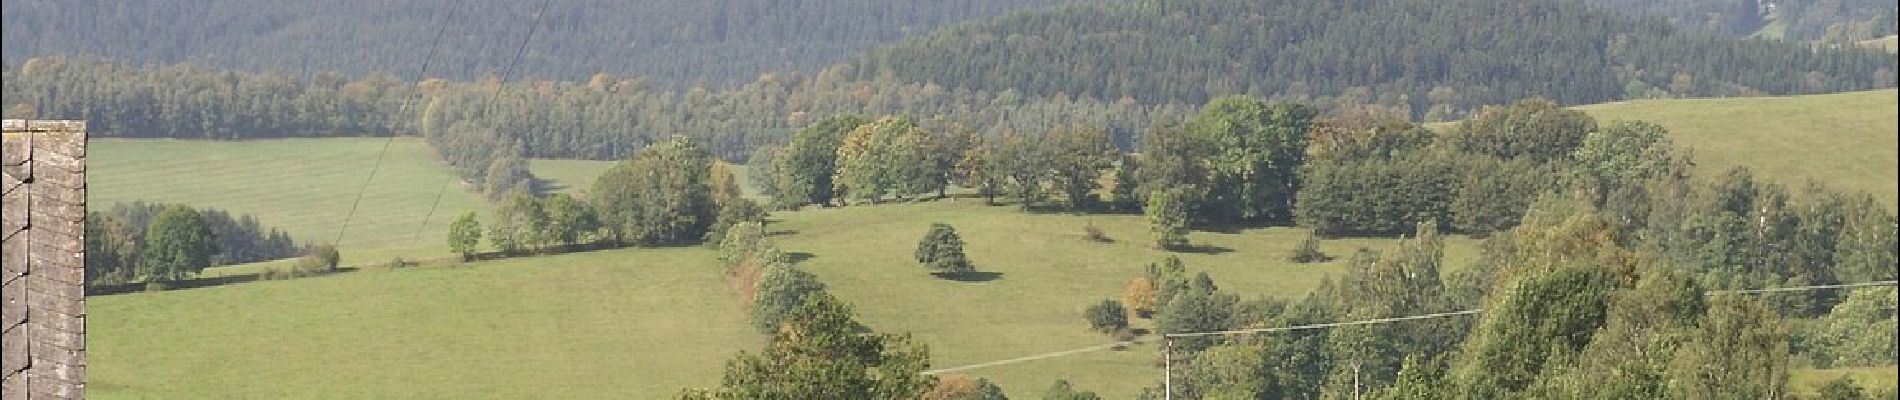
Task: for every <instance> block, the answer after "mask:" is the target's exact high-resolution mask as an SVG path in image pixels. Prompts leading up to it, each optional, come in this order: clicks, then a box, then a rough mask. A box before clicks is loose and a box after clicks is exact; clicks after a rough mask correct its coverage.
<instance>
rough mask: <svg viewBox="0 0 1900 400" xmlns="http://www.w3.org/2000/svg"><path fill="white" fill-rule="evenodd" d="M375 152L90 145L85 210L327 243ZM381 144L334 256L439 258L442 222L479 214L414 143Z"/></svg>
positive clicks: (352, 147) (265, 145) (303, 146)
mask: <svg viewBox="0 0 1900 400" xmlns="http://www.w3.org/2000/svg"><path fill="white" fill-rule="evenodd" d="M385 142H386V140H385V139H380V138H343V139H283V140H257V141H183V140H128V139H97V140H93V141H91V143H90V147H91V148H90V152H91V153H90V157H89V159H88V162H89V163H90V165H89V171H87V172H88V173H87V178H86V179H87V182H86V186H87V202H88V203H89V204H90V205H91V206H92V207H93V208H94V209H95V210H103V209H106V208H110V207H111V205H112V204H113V203H115V202H131V201H134V200H144V201H147V202H165V203H182V204H188V205H191V206H194V207H214V208H219V209H224V210H227V211H230V212H232V213H234V214H251V215H255V216H257V218H258V220H259V221H260V222H262V223H263V224H264V225H266V226H272V227H277V228H280V229H283V230H284V231H286V232H289V233H290V234H291V235H292V237H293V238H295V239H296V240H298V241H301V242H313V243H328V242H330V241H332V240H335V239H337V231H338V229H339V228H341V227H342V226H343V218H344V216H345V215H346V214H348V212H349V210H350V206H351V203H352V202H354V201H355V199H356V196H357V193H358V191H360V190H364V186H363V182H364V179H365V178H367V177H368V174H369V172H370V170H371V169H372V167H373V166H374V165H375V164H376V158H377V154H378V153H379V152H380V151H381V149H382V148H383V145H384V143H385ZM388 143H389V144H390V146H389V151H388V153H387V154H386V155H384V159H383V162H382V166H381V167H380V169H378V170H377V172H376V177H375V180H374V181H372V182H370V185H369V186H368V188H367V190H366V191H364V195H363V199H362V204H361V205H360V206H359V208H358V210H357V212H356V215H355V217H354V218H352V219H351V222H350V225H349V230H348V232H347V233H346V234H345V236H344V237H343V240H342V242H341V244H340V245H339V246H338V247H339V249H341V250H342V251H343V257H344V262H345V263H346V264H358V263H369V262H382V261H387V260H388V259H390V258H392V257H397V256H402V257H409V258H418V257H441V256H445V255H448V245H447V244H446V243H445V241H444V240H443V239H442V238H443V237H444V235H446V234H447V232H448V224H449V222H450V221H451V220H453V219H454V218H455V216H457V215H459V214H461V213H463V212H466V211H470V210H476V211H479V212H483V213H486V212H487V210H488V208H489V207H488V205H487V203H486V202H484V201H482V200H481V198H480V197H479V196H476V195H474V194H471V193H470V192H467V191H465V190H462V189H461V187H460V185H459V184H458V183H456V182H451V181H449V177H450V176H451V175H450V174H451V173H450V172H449V171H448V170H447V169H446V166H445V165H443V164H442V163H440V162H438V161H436V159H435V157H434V156H433V153H432V152H431V151H430V150H429V149H428V147H427V145H426V144H424V143H423V142H422V141H421V140H420V139H413V138H399V139H396V140H394V141H393V142H388ZM444 182H450V183H449V184H450V185H455V186H450V187H448V188H447V190H446V191H445V192H443V193H442V196H441V197H442V200H441V204H439V205H438V206H437V208H436V210H435V214H434V216H432V217H430V218H429V221H428V224H427V226H423V225H422V224H423V221H422V218H423V216H424V214H426V213H427V212H428V209H429V207H430V205H431V203H432V202H434V200H435V198H436V194H437V192H438V191H439V189H441V188H442V187H443V184H444ZM418 227H420V228H422V229H421V234H420V236H417V235H416V232H417V229H418ZM412 239H414V240H413V242H412ZM214 270H216V269H214ZM214 273H215V272H214Z"/></svg>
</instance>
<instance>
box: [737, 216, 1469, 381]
mask: <svg viewBox="0 0 1900 400" xmlns="http://www.w3.org/2000/svg"><path fill="white" fill-rule="evenodd" d="M775 217H777V218H779V219H782V220H783V221H782V222H780V223H777V224H773V225H772V226H771V227H770V229H771V230H772V231H776V232H782V233H785V234H786V235H784V236H779V237H777V240H778V242H779V246H780V248H783V249H785V251H788V252H793V253H794V254H798V253H809V254H810V255H811V257H810V259H809V260H806V261H805V262H804V266H805V267H806V268H809V269H810V270H811V271H812V272H813V273H815V274H817V275H818V276H819V278H820V279H822V280H823V281H824V282H825V283H827V284H829V285H831V286H832V292H833V293H835V294H838V295H839V296H841V297H843V298H844V299H847V300H850V301H852V302H853V303H856V304H857V305H858V311H859V313H861V314H863V315H864V316H865V318H866V319H867V320H868V321H869V323H870V325H871V326H872V327H873V328H875V329H878V330H881V331H893V332H911V333H913V334H915V335H917V337H918V338H920V339H922V340H923V341H924V342H925V343H929V344H930V346H931V352H932V356H933V359H932V361H933V365H934V366H936V367H951V366H959V365H967V364H973V363H979V362H986V361H994V360H1000V359H1007V358H1013V357H1020V356H1025V355H1030V354H1040V353H1046V352H1053V351H1059V350H1067V349H1072V348H1078V347H1085V346H1090V345H1096V344H1103V343H1107V342H1108V341H1109V339H1108V338H1107V337H1105V336H1103V335H1102V334H1099V333H1095V332H1092V331H1090V330H1089V329H1088V327H1087V324H1086V323H1084V322H1083V319H1082V311H1083V309H1084V308H1086V307H1087V306H1088V305H1089V304H1091V303H1093V302H1098V301H1100V300H1102V299H1107V298H1115V299H1120V297H1121V293H1122V289H1123V288H1124V287H1125V286H1126V285H1127V283H1128V280H1129V279H1133V278H1135V277H1137V276H1141V275H1142V273H1143V270H1144V268H1145V267H1146V265H1147V263H1149V262H1153V261H1157V260H1160V259H1161V258H1162V257H1164V256H1165V253H1163V252H1160V251H1157V250H1154V249H1152V246H1150V245H1149V242H1148V240H1149V236H1148V230H1147V224H1146V220H1145V219H1144V217H1142V216H1138V215H1124V216H1071V215H1066V214H1043V215H1032V214H1022V213H1019V212H1017V211H1015V207H1008V206H1005V207H989V206H983V205H981V201H977V200H969V199H964V200H961V201H955V202H949V201H939V202H931V203H922V204H898V205H888V206H878V207H855V208H844V209H819V210H810V211H800V212H794V213H780V214H775ZM931 222H944V223H948V224H950V225H952V226H955V227H956V228H957V232H958V233H959V234H961V235H962V236H963V238H964V240H965V241H966V245H965V249H966V250H967V251H968V252H969V256H970V258H971V260H972V261H973V262H975V263H976V265H977V268H978V269H979V270H982V271H988V272H995V273H1000V274H1001V275H1000V276H999V277H998V279H996V280H993V281H987V282H953V281H946V280H942V279H937V278H935V277H932V276H930V275H928V274H926V271H924V270H923V268H922V267H919V266H917V265H916V262H915V261H914V260H912V259H911V258H910V257H911V254H910V250H911V249H912V248H915V247H916V243H917V239H918V238H919V237H922V236H923V234H924V232H925V231H927V230H928V228H929V224H930V223H931ZM1089 224H1093V225H1094V226H1096V227H1098V228H1101V229H1102V230H1103V231H1105V232H1106V233H1107V235H1108V237H1109V238H1111V239H1114V240H1115V242H1114V243H1107V244H1102V243H1094V242H1090V241H1088V240H1085V239H1084V237H1083V234H1084V227H1085V226H1088V225H1089ZM1303 235H1304V230H1299V229H1290V228H1270V229H1256V230H1246V231H1241V232H1234V233H1209V232H1195V233H1193V234H1192V235H1190V239H1191V240H1193V241H1194V243H1195V244H1197V245H1203V246H1206V247H1207V248H1209V249H1212V251H1208V252H1203V253H1186V254H1178V255H1179V256H1181V258H1182V259H1183V260H1185V261H1186V263H1187V265H1188V266H1189V268H1190V269H1191V270H1194V271H1207V272H1208V273H1209V274H1210V275H1212V276H1213V277H1214V279H1215V281H1216V282H1218V283H1219V284H1220V285H1221V286H1220V287H1221V288H1222V290H1232V291H1235V292H1236V293H1240V294H1242V295H1243V296H1244V297H1250V298H1251V297H1255V296H1279V297H1290V296H1298V295H1302V294H1304V293H1306V292H1307V291H1308V290H1310V289H1311V288H1313V287H1314V286H1316V285H1318V283H1319V281H1320V280H1321V279H1322V278H1323V277H1325V276H1327V275H1329V274H1331V275H1338V274H1341V273H1343V268H1344V264H1343V261H1335V262H1332V263H1325V264H1309V265H1302V264H1292V263H1289V262H1287V261H1286V256H1287V254H1289V253H1290V252H1291V251H1292V250H1293V248H1294V246H1295V245H1296V244H1298V241H1299V239H1300V238H1301V237H1303ZM1390 243H1391V242H1390V241H1389V240H1377V239H1365V240H1338V241H1327V242H1325V243H1324V244H1322V249H1323V251H1325V252H1326V253H1328V254H1332V255H1335V256H1340V257H1342V258H1343V257H1344V256H1346V255H1349V254H1351V251H1353V249H1355V248H1357V247H1362V246H1363V247H1370V248H1373V249H1382V248H1384V247H1386V246H1389V245H1390ZM1446 253H1447V258H1448V263H1447V264H1448V265H1453V266H1462V265H1464V264H1466V263H1467V262H1468V261H1469V260H1471V259H1473V258H1474V257H1476V255H1475V254H1476V243H1475V241H1472V240H1468V239H1458V238H1454V239H1453V240H1452V241H1451V242H1450V245H1449V246H1448V249H1447V251H1446ZM1141 323H1145V322H1141ZM1157 354H1158V351H1157V350H1156V348H1155V347H1154V346H1151V345H1150V346H1140V347H1136V348H1134V349H1131V350H1128V351H1123V352H1112V351H1104V352H1096V353H1089V354H1084V355H1076V356H1070V357H1063V358H1055V359H1047V360H1040V361H1033V362H1026V363H1020V364H1013V365H1006V366H1000V367H995V368H987V369H978V370H973V371H969V373H971V374H973V375H977V376H983V377H988V378H990V379H992V380H994V381H996V382H997V383H998V384H999V385H1002V386H1003V387H1004V388H1005V389H1008V390H1009V391H1010V393H1011V394H1012V397H1016V396H1028V397H1033V396H1034V395H1035V394H1036V393H1040V392H1041V390H1043V389H1045V388H1047V387H1048V385H1049V384H1050V383H1052V382H1054V381H1055V380H1056V379H1058V378H1064V379H1068V380H1070V381H1071V382H1074V383H1075V385H1076V386H1077V387H1079V388H1086V389H1091V390H1097V391H1100V392H1101V393H1102V394H1103V395H1104V396H1106V398H1129V397H1132V396H1134V394H1135V392H1136V391H1138V390H1139V389H1140V388H1141V387H1144V386H1149V385H1153V384H1155V383H1156V382H1158V381H1159V380H1160V378H1161V375H1160V372H1161V371H1159V370H1157V369H1155V368H1153V362H1155V360H1156V356H1157Z"/></svg>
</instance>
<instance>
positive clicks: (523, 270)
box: [86, 248, 762, 399]
mask: <svg viewBox="0 0 1900 400" xmlns="http://www.w3.org/2000/svg"><path fill="white" fill-rule="evenodd" d="M719 271H720V269H719V268H718V267H717V266H716V265H715V262H714V261H713V253H712V252H711V251H708V250H705V249H700V248H677V249H642V250H622V251H604V252H595V253H585V254H573V255H564V256H558V257H546V258H528V259H515V260H503V261H496V262H485V263H477V264H469V265H466V266H458V267H435V268H420V269H403V270H391V271H385V272H356V273H349V274H342V275H336V276H329V277H318V278H305V279H298V280H291V281H268V282H253V283H243V284H235V285H227V286H219V287H211V288H201V289H189V290H180V291H173V292H160V293H136V294H127V295H113V296H97V297H92V298H89V299H87V300H88V305H87V309H88V311H89V313H90V315H89V316H88V318H87V320H88V321H87V324H88V329H87V330H88V332H87V333H88V335H87V339H88V341H87V345H88V347H89V348H88V357H89V358H90V360H89V362H88V364H90V365H89V366H88V371H87V375H88V377H89V378H90V382H89V383H88V384H87V393H86V394H87V395H88V396H89V397H92V398H97V399H138V398H175V399H222V398H231V399H286V398H333V399H470V398H493V399H566V398H660V397H665V396H667V395H671V394H673V393H675V392H677V391H678V390H679V388H680V387H682V386H688V385H692V386H705V385H712V384H716V383H717V382H718V380H719V374H720V371H721V369H722V368H723V363H724V361H725V359H727V358H728V357H730V356H731V354H732V353H734V352H735V351H737V350H739V349H744V348H752V347H756V346H757V345H758V344H760V343H762V339H761V338H760V337H758V336H754V335H753V334H752V333H751V332H752V331H751V330H750V325H748V324H747V320H746V314H745V312H744V310H743V308H742V307H743V304H742V301H741V300H740V297H739V295H737V294H736V292H734V291H732V290H731V289H729V288H728V287H727V286H726V285H725V281H724V277H723V274H722V273H720V272H719Z"/></svg>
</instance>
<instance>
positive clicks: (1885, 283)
mask: <svg viewBox="0 0 1900 400" xmlns="http://www.w3.org/2000/svg"><path fill="white" fill-rule="evenodd" d="M1896 283H1900V281H1891V280H1889V281H1873V282H1861V283H1843V284H1838V285H1813V286H1793V287H1778V288H1767V289H1740V290H1710V291H1708V292H1705V294H1729V293H1733V294H1750V293H1775V292H1799V291H1806V290H1823V289H1851V288H1857V287H1868V286H1892V285H1894V284H1896Z"/></svg>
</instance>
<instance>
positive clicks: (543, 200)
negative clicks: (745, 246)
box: [447, 137, 765, 260]
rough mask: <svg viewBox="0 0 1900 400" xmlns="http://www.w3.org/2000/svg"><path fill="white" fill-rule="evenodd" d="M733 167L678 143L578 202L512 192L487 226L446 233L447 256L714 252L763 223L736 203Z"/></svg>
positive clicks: (655, 151) (454, 226)
mask: <svg viewBox="0 0 1900 400" xmlns="http://www.w3.org/2000/svg"><path fill="white" fill-rule="evenodd" d="M739 185H740V183H739V182H738V180H737V178H735V177H734V176H733V173H732V171H731V167H729V166H728V165H727V164H725V163H723V162H719V161H715V160H714V159H713V158H712V155H711V153H710V152H708V151H706V149H705V148H704V147H701V146H700V145H699V144H698V142H696V141H694V140H692V139H689V138H685V137H676V138H673V139H671V140H668V141H666V142H662V143H657V144H654V145H651V146H648V148H647V149H645V150H642V151H641V152H640V153H639V154H637V155H635V156H634V157H632V158H630V159H627V160H622V161H620V162H618V163H616V164H614V166H613V167H610V168H608V169H607V171H605V172H602V173H601V175H600V176H599V177H597V178H596V179H595V181H594V184H593V186H591V187H590V188H589V189H588V190H587V191H585V192H583V193H582V194H580V195H570V194H566V193H555V194H552V195H548V196H537V195H535V194H534V193H531V192H529V191H528V190H526V189H525V188H514V189H511V190H510V191H509V192H508V193H507V194H506V195H504V196H502V197H501V199H499V200H498V201H497V204H496V206H495V211H494V213H493V214H492V215H491V216H490V217H491V218H490V219H488V220H487V222H486V223H484V222H482V220H481V219H480V218H479V217H478V216H477V215H476V214H475V213H474V212H472V211H471V212H468V213H465V214H463V215H461V216H460V217H458V218H457V219H456V220H455V221H454V222H451V223H450V225H449V232H448V235H447V241H448V244H449V248H450V250H451V251H453V252H455V253H458V254H460V255H462V257H463V259H465V260H467V259H474V258H476V256H477V255H479V254H481V253H485V252H484V251H482V250H483V247H482V244H483V243H484V242H483V241H484V239H485V240H486V243H487V244H488V248H489V249H492V250H494V251H495V252H498V253H500V255H502V256H517V255H529V254H536V253H548V252H560V251H566V250H567V249H577V248H595V247H602V246H604V247H624V246H679V245H694V244H702V243H711V244H717V243H719V242H720V240H721V239H723V238H725V237H726V235H727V231H728V230H731V229H733V228H734V227H737V226H743V225H744V224H746V223H748V222H756V221H759V220H762V219H763V218H764V217H765V210H764V208H762V207H760V206H759V205H757V204H756V203H754V202H753V201H752V200H750V199H746V198H744V197H743V196H742V195H741V192H740V189H739Z"/></svg>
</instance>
